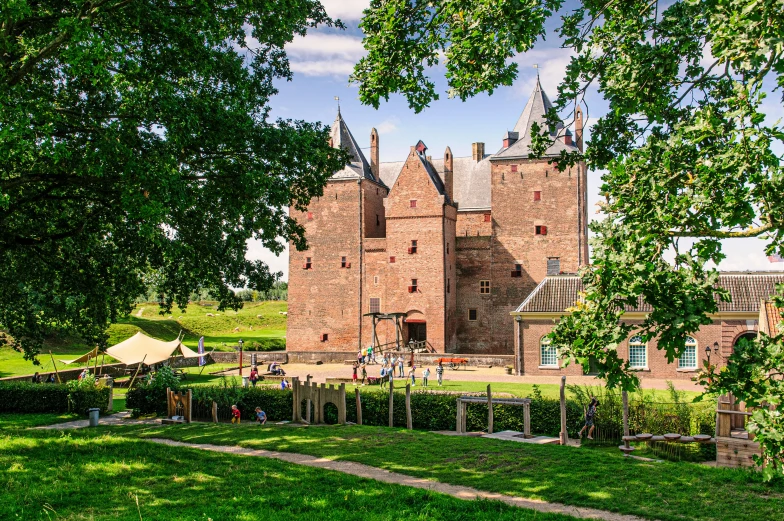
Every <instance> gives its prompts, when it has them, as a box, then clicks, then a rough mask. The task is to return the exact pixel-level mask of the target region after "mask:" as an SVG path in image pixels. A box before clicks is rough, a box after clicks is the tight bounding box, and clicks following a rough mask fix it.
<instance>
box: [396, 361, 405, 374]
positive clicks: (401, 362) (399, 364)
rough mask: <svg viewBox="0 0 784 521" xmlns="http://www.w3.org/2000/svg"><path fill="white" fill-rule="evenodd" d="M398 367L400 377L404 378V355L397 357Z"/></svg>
mask: <svg viewBox="0 0 784 521" xmlns="http://www.w3.org/2000/svg"><path fill="white" fill-rule="evenodd" d="M397 368H398V376H400V378H404V377H405V374H403V357H402V356H400V357H398V359H397Z"/></svg>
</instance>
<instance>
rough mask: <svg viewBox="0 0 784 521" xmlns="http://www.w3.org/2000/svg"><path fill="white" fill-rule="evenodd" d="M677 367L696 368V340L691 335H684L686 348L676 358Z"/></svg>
mask: <svg viewBox="0 0 784 521" xmlns="http://www.w3.org/2000/svg"><path fill="white" fill-rule="evenodd" d="M678 369H697V341H696V340H695V339H694V338H693V337H690V336H687V337H686V349H685V350H684V351H683V354H682V355H681V357H680V358H678Z"/></svg>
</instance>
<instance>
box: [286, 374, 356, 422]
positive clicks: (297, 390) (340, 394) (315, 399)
mask: <svg viewBox="0 0 784 521" xmlns="http://www.w3.org/2000/svg"><path fill="white" fill-rule="evenodd" d="M291 390H292V392H293V394H294V396H293V404H294V407H293V409H294V410H293V414H292V421H294V422H299V423H307V424H310V425H316V424H320V423H326V422H325V421H324V406H325V405H326V404H328V403H333V404H335V406H336V407H337V408H338V423H339V424H341V425H345V424H346V384H340V385H339V386H338V387H337V388H336V387H335V386H334V385H330V386H329V387H327V384H316V383H313V382H312V381H311V380H310V377H308V378H307V380H306V381H304V382H301V381H300V380H299V378H298V377H296V376H295V377H294V378H292V379H291ZM302 400H305V402H306V405H305V418H303V417H302ZM311 411H312V412H313V414H311Z"/></svg>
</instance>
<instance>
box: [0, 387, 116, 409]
mask: <svg viewBox="0 0 784 521" xmlns="http://www.w3.org/2000/svg"><path fill="white" fill-rule="evenodd" d="M108 406H109V388H108V387H96V388H94V389H75V390H69V389H68V387H67V386H66V385H65V384H34V383H31V382H5V383H0V412H15V413H41V412H49V413H64V412H76V413H86V411H87V409H89V408H92V407H97V408H99V409H101V412H102V413H105V412H106V410H107V408H108Z"/></svg>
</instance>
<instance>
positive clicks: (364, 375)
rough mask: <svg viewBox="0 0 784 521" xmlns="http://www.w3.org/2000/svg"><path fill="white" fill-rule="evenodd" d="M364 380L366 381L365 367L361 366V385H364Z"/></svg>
mask: <svg viewBox="0 0 784 521" xmlns="http://www.w3.org/2000/svg"><path fill="white" fill-rule="evenodd" d="M365 380H367V367H366V366H364V365H363V366H362V385H365Z"/></svg>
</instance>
